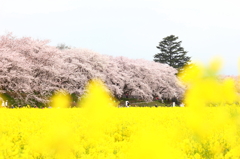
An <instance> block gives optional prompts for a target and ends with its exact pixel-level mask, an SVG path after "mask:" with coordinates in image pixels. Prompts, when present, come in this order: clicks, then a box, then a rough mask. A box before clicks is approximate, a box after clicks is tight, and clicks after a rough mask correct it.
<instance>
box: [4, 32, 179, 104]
mask: <svg viewBox="0 0 240 159" xmlns="http://www.w3.org/2000/svg"><path fill="white" fill-rule="evenodd" d="M48 43H49V41H47V40H35V39H32V38H30V37H23V38H16V37H14V36H13V35H12V34H11V33H9V34H6V35H3V36H1V37H0V53H1V57H0V91H1V92H0V93H3V94H4V93H5V94H9V95H10V96H11V97H12V98H14V99H15V102H16V103H19V104H36V103H45V104H46V103H48V99H49V97H50V96H51V95H52V93H53V92H54V91H56V90H59V89H64V90H67V91H68V92H69V93H70V94H75V95H77V96H79V97H80V96H81V95H82V94H83V93H84V91H85V90H84V88H85V84H86V83H87V82H88V81H89V80H90V79H93V78H100V79H102V80H103V81H104V82H105V83H106V85H107V86H108V88H109V89H110V91H111V93H112V94H113V95H114V96H115V97H117V98H121V97H122V96H123V95H125V94H128V95H134V96H135V97H136V98H140V99H143V100H145V101H151V100H153V99H154V98H155V97H158V98H159V99H161V98H166V99H171V98H174V97H176V98H181V97H182V94H183V88H182V87H180V86H179V83H178V79H177V77H176V75H175V74H176V73H177V71H176V70H175V69H174V68H172V67H170V66H168V65H166V64H160V63H156V62H153V61H147V60H142V59H140V60H139V59H128V58H126V57H113V56H108V55H102V54H98V53H96V52H93V51H90V50H86V49H64V50H60V49H58V48H56V47H54V46H50V45H48Z"/></svg>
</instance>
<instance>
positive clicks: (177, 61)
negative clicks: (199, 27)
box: [153, 35, 190, 70]
mask: <svg viewBox="0 0 240 159" xmlns="http://www.w3.org/2000/svg"><path fill="white" fill-rule="evenodd" d="M177 39H178V37H176V36H174V35H170V36H167V37H165V38H163V41H161V42H159V46H157V48H158V49H160V51H161V53H158V54H155V55H154V59H153V60H154V61H155V62H160V63H165V64H168V65H170V66H172V67H174V68H176V69H178V70H181V68H183V66H184V65H186V64H187V63H188V62H189V60H190V57H188V56H186V54H187V51H184V48H183V47H181V43H182V41H176V40H177Z"/></svg>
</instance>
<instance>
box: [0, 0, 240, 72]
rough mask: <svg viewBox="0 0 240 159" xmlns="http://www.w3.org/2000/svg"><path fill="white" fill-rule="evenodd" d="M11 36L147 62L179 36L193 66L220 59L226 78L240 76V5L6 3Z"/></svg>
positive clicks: (156, 0)
mask: <svg viewBox="0 0 240 159" xmlns="http://www.w3.org/2000/svg"><path fill="white" fill-rule="evenodd" d="M6 32H13V34H14V35H15V36H17V37H22V36H31V37H33V38H36V39H49V40H51V43H50V44H51V45H57V44H59V43H65V44H66V45H69V46H73V47H77V48H88V49H91V50H93V51H96V52H99V53H101V54H108V55H113V56H126V57H129V58H135V59H136V58H137V59H139V58H143V59H147V60H153V56H154V54H156V53H158V52H159V50H158V49H157V48H156V46H157V45H158V44H159V42H160V41H161V40H162V39H163V38H164V37H166V36H169V35H175V36H178V37H179V40H181V41H182V47H184V48H185V50H186V51H188V56H191V57H192V60H196V61H202V62H204V63H207V62H208V61H209V60H211V59H212V58H213V57H214V56H220V57H222V58H223V59H224V62H225V65H224V66H223V71H222V74H226V75H237V74H238V73H239V71H238V68H237V66H238V65H237V63H238V59H239V58H240V47H239V46H240V43H239V42H240V1H239V0H0V35H2V34H5V33H6Z"/></svg>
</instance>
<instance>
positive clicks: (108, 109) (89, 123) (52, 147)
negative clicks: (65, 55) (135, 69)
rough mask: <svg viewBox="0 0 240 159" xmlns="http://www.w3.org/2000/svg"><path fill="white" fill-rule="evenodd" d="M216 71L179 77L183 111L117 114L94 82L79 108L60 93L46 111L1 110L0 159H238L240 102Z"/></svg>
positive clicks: (216, 64)
mask: <svg viewBox="0 0 240 159" xmlns="http://www.w3.org/2000/svg"><path fill="white" fill-rule="evenodd" d="M219 65H220V64H219V62H218V61H215V62H213V63H212V64H211V65H210V66H209V67H207V68H204V67H203V66H200V65H198V66H191V68H187V69H186V72H185V71H184V72H185V74H182V75H181V77H180V78H181V79H182V81H183V82H185V83H186V85H187V87H188V88H189V89H188V91H187V93H186V97H185V100H184V102H185V104H186V107H173V108H160V107H158V108H156V107H152V108H146V107H145V108H137V107H136V108H131V107H130V108H118V107H117V105H116V103H115V102H114V99H113V97H112V96H111V95H109V93H108V90H107V88H106V87H105V86H104V84H103V83H102V82H101V81H99V80H92V81H91V82H90V83H89V84H88V85H87V92H86V95H84V96H83V97H82V98H81V102H80V103H78V108H71V109H70V108H68V107H69V105H70V97H69V95H68V94H67V93H66V92H64V91H59V92H57V93H56V94H55V95H54V96H53V97H52V101H51V105H52V107H53V108H52V109H29V108H22V109H0V159H1V158H3V159H9V158H23V159H25V158H28V159H31V158H33V159H35V158H39V159H53V158H55V159H75V158H80V159H146V158H149V159H150V158H151V159H155V158H156V159H159V158H162V159H181V158H182V159H186V158H189V159H200V158H204V159H205V158H208V159H209V158H213V159H223V158H227V159H228V158H229V159H230V158H240V151H239V149H240V145H239V143H238V142H239V141H240V108H239V107H238V103H237V102H238V100H239V99H238V95H237V94H236V92H235V91H236V90H235V89H234V88H235V87H234V82H233V81H231V80H229V79H227V80H225V81H223V82H219V81H218V80H217V78H216V72H217V71H218V68H219Z"/></svg>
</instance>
